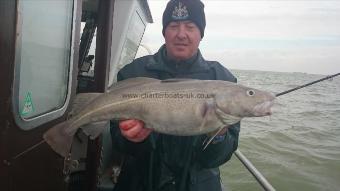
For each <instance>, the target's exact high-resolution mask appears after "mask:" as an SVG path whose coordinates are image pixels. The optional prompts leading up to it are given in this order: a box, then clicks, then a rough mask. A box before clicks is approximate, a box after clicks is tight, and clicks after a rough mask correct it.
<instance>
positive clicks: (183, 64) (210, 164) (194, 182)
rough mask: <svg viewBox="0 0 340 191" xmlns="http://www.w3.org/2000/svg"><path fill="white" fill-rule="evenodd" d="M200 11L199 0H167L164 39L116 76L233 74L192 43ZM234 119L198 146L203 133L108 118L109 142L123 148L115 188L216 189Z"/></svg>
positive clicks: (232, 141)
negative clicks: (160, 131)
mask: <svg viewBox="0 0 340 191" xmlns="http://www.w3.org/2000/svg"><path fill="white" fill-rule="evenodd" d="M204 29H205V13H204V5H203V3H202V2H201V1H200V0H171V1H169V3H168V4H167V7H166V9H165V11H164V13H163V36H164V38H165V45H163V46H162V47H161V48H160V49H159V51H158V52H157V53H156V54H154V55H150V56H145V57H142V58H139V59H136V60H134V61H133V62H132V63H131V64H129V65H127V66H126V67H124V68H123V69H122V70H121V71H120V72H119V73H118V80H124V79H128V78H133V77H142V76H143V77H151V78H157V79H162V80H163V79H169V78H193V79H201V80H228V81H233V82H236V78H235V77H234V76H233V75H232V74H231V73H230V72H229V71H228V70H227V69H225V68H224V67H223V66H222V65H221V64H219V63H218V62H213V61H206V60H204V58H203V57H202V55H201V53H200V51H199V49H198V46H199V44H200V41H201V39H202V38H203V36H204ZM239 130H240V124H239V123H238V124H236V125H233V126H229V127H226V128H224V129H223V131H222V132H220V133H219V135H218V136H216V137H215V138H214V140H213V141H212V143H211V144H210V145H209V146H208V147H207V148H206V149H203V146H202V145H203V142H204V141H205V140H206V139H207V137H208V136H207V135H200V136H186V137H184V136H183V137H182V136H172V135H165V134H158V133H156V132H152V130H150V129H148V128H147V127H145V126H144V123H143V122H142V121H139V120H136V119H129V120H124V121H120V122H112V129H111V134H112V140H113V145H114V147H116V148H117V149H118V150H119V151H120V152H122V153H124V154H125V160H124V164H123V166H122V171H121V175H120V177H119V179H118V183H117V185H116V187H115V189H114V190H115V191H130V190H131V191H144V190H150V191H151V190H154V191H155V190H157V191H168V190H169V191H170V190H171V191H201V190H202V191H203V190H204V191H207V190H209V191H220V190H221V183H220V173H219V169H218V167H219V166H220V165H222V164H223V163H225V162H226V161H228V160H229V159H230V157H231V156H232V153H233V152H234V150H236V148H237V145H238V135H239Z"/></svg>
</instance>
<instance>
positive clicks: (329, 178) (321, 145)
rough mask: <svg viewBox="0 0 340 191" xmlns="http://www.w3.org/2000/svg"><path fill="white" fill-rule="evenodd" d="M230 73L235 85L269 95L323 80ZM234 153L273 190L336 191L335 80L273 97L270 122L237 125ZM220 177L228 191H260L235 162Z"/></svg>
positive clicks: (338, 102) (338, 109)
mask: <svg viewBox="0 0 340 191" xmlns="http://www.w3.org/2000/svg"><path fill="white" fill-rule="evenodd" d="M232 72H233V74H234V75H235V76H236V77H237V78H238V83H240V84H243V85H247V86H250V87H254V88H258V89H261V90H267V91H270V92H274V93H279V92H282V91H285V90H288V89H291V88H294V87H297V86H300V85H303V84H306V83H309V82H311V81H315V80H318V79H320V78H323V77H325V76H324V75H315V74H306V73H280V72H260V71H244V70H242V71H241V70H233V71H232ZM335 72H336V71H335ZM338 72H339V71H338ZM239 150H240V151H241V152H242V153H243V154H244V155H245V156H246V157H247V158H248V159H249V160H250V161H251V162H252V163H253V164H254V165H255V167H256V168H257V169H258V170H259V171H260V172H261V173H262V174H263V175H264V176H265V177H266V178H267V179H268V181H269V182H270V183H271V184H272V185H273V187H274V188H275V189H276V190H284V191H286V190H292V191H300V190H306V191H319V190H329V191H335V190H340V77H335V78H333V80H326V81H323V82H320V83H317V84H314V85H312V86H309V87H306V88H303V89H300V90H297V91H294V92H291V93H288V94H286V95H282V96H280V97H278V98H277V99H276V101H275V106H274V108H273V115H272V116H270V117H259V118H251V119H250V118H248V119H244V120H242V121H241V133H240V140H239ZM221 176H222V182H223V184H224V185H225V186H226V187H227V188H228V189H230V190H242V191H247V190H249V191H256V190H262V188H261V186H260V185H259V184H258V183H257V182H256V180H255V179H254V178H253V177H252V175H251V174H250V173H249V172H248V171H247V170H246V168H245V167H244V166H243V165H242V164H241V163H240V161H238V159H237V158H236V157H235V156H233V157H232V159H231V160H230V161H229V162H227V163H226V164H225V165H223V166H222V167H221Z"/></svg>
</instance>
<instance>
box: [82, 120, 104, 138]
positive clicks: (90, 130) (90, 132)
mask: <svg viewBox="0 0 340 191" xmlns="http://www.w3.org/2000/svg"><path fill="white" fill-rule="evenodd" d="M108 126H109V121H99V122H95V123H89V124H86V125H83V126H82V127H81V129H82V130H83V132H84V133H85V135H87V136H89V137H90V139H95V138H96V137H98V136H99V135H100V134H101V133H102V132H103V131H104V130H105V128H108Z"/></svg>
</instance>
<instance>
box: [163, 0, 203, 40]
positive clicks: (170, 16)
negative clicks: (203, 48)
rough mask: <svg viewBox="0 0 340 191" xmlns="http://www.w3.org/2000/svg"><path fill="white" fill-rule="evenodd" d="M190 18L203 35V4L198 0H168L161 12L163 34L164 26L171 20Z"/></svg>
mask: <svg viewBox="0 0 340 191" xmlns="http://www.w3.org/2000/svg"><path fill="white" fill-rule="evenodd" d="M184 20H190V21H192V22H194V23H195V24H196V25H197V27H198V28H199V30H200V32H201V37H202V38H203V36H204V29H205V14H204V4H203V3H202V2H201V1H200V0H170V1H169V2H168V4H167V6H166V8H165V10H164V13H163V30H162V33H163V36H164V33H165V28H166V27H167V26H168V24H169V23H170V22H172V21H184Z"/></svg>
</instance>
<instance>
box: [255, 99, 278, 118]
mask: <svg viewBox="0 0 340 191" xmlns="http://www.w3.org/2000/svg"><path fill="white" fill-rule="evenodd" d="M273 104H274V101H265V102H262V103H259V104H257V105H255V107H254V108H253V111H252V113H253V114H254V116H255V117H262V116H267V115H271V114H272V111H271V108H272V106H273Z"/></svg>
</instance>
